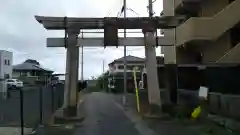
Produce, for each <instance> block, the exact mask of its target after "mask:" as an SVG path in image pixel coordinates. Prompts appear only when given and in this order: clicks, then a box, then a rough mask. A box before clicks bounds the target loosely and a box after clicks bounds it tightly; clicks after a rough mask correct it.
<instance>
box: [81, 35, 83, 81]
mask: <svg viewBox="0 0 240 135" xmlns="http://www.w3.org/2000/svg"><path fill="white" fill-rule="evenodd" d="M82 38H83V31H82ZM81 48H82V49H81V81H82V82H83V45H82V46H81Z"/></svg>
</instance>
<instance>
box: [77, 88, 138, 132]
mask: <svg viewBox="0 0 240 135" xmlns="http://www.w3.org/2000/svg"><path fill="white" fill-rule="evenodd" d="M83 112H84V114H85V117H86V118H85V120H84V121H83V123H82V126H81V127H79V128H77V129H76V130H75V133H74V135H80V134H81V135H124V134H126V135H139V132H138V131H137V129H136V128H135V124H134V123H133V122H132V121H131V120H130V119H129V118H128V117H127V116H126V115H125V114H124V111H123V110H121V109H119V107H117V105H116V104H115V103H114V96H113V95H110V94H105V93H98V92H95V93H92V94H89V95H86V96H85V97H84V102H83Z"/></svg>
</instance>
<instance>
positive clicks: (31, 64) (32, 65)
mask: <svg viewBox="0 0 240 135" xmlns="http://www.w3.org/2000/svg"><path fill="white" fill-rule="evenodd" d="M13 70H36V71H46V72H53V71H51V70H49V69H46V68H44V67H42V66H41V65H40V64H39V63H38V62H37V61H36V60H26V61H25V62H23V63H21V64H17V65H14V66H13Z"/></svg>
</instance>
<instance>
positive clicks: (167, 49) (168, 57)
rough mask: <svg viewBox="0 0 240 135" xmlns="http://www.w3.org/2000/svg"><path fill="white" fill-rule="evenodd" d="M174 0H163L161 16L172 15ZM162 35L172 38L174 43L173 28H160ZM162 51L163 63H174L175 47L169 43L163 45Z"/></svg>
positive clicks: (173, 12) (173, 13)
mask: <svg viewBox="0 0 240 135" xmlns="http://www.w3.org/2000/svg"><path fill="white" fill-rule="evenodd" d="M174 15H175V11H174V0H163V16H174ZM162 33H163V34H164V37H165V38H166V39H168V40H172V41H174V43H175V29H164V30H162ZM162 52H163V53H164V63H165V64H174V63H176V57H177V56H176V47H175V46H172V45H169V46H163V47H162Z"/></svg>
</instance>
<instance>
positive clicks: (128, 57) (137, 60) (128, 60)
mask: <svg viewBox="0 0 240 135" xmlns="http://www.w3.org/2000/svg"><path fill="white" fill-rule="evenodd" d="M126 60H127V62H145V58H140V57H136V56H132V55H128V56H126ZM116 62H124V57H121V58H119V59H116V60H114V61H113V62H111V63H109V65H110V64H113V63H116Z"/></svg>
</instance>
